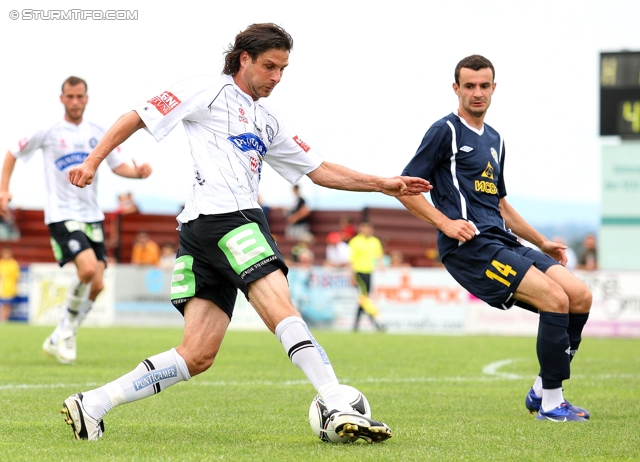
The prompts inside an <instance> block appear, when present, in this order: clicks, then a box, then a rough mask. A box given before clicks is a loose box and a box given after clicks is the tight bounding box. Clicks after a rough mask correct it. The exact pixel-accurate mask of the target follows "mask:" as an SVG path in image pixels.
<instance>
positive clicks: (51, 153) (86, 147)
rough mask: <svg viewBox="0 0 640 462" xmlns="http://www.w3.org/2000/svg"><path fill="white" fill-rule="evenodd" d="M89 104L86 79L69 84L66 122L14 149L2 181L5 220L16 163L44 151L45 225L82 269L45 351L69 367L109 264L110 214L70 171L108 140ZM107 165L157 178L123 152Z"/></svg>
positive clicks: (64, 98)
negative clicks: (88, 116) (87, 116)
mask: <svg viewBox="0 0 640 462" xmlns="http://www.w3.org/2000/svg"><path fill="white" fill-rule="evenodd" d="M88 101H89V96H88V95H87V84H86V82H85V81H84V80H83V79H80V78H78V77H73V76H72V77H69V78H68V79H67V80H65V81H64V83H63V84H62V94H61V95H60V102H61V103H62V104H63V105H64V108H65V115H64V118H63V119H62V120H57V121H56V122H55V123H53V124H52V125H49V126H47V127H46V128H43V129H41V130H38V131H37V132H36V133H35V134H34V135H32V136H30V137H28V138H24V139H22V140H21V141H20V142H18V144H17V145H16V146H15V147H13V148H12V149H10V150H9V151H8V152H7V154H6V156H5V159H4V165H3V168H2V177H1V180H0V214H3V215H4V214H5V213H6V212H7V209H8V204H9V201H10V200H11V198H12V196H11V194H10V193H9V182H10V180H11V175H12V174H13V170H14V167H15V164H16V159H23V160H25V161H27V160H29V159H30V158H31V157H32V156H33V155H34V153H35V152H36V151H38V150H42V154H43V158H44V173H45V186H46V191H47V195H46V199H45V206H44V221H45V223H46V224H47V226H48V227H49V232H50V233H51V246H52V248H53V253H54V255H55V258H56V261H57V262H58V264H59V265H60V266H63V265H65V264H67V263H69V262H70V261H73V262H74V263H75V265H76V268H77V277H76V279H75V281H74V282H73V283H72V284H71V286H70V287H69V291H68V294H67V303H66V310H65V313H64V315H63V317H62V319H61V320H60V323H59V324H58V326H57V327H56V328H55V330H54V331H53V332H52V333H51V335H50V336H49V337H47V338H46V339H45V341H44V343H43V345H42V348H43V350H44V352H45V353H47V354H48V355H49V356H51V357H53V358H55V359H56V360H58V361H59V362H60V363H64V364H73V362H74V361H75V360H76V355H77V353H76V331H77V329H78V327H79V326H80V324H81V323H82V321H83V320H84V319H85V317H86V316H87V314H88V313H89V311H90V310H91V308H92V306H93V302H94V301H95V299H96V297H97V296H98V294H99V293H100V292H101V291H102V289H103V288H104V284H103V280H102V277H103V274H104V270H105V268H106V264H107V251H106V247H105V244H104V229H103V224H102V222H103V220H104V214H103V213H102V210H100V207H99V206H98V200H97V197H96V188H97V186H96V185H95V184H94V185H92V186H90V187H88V188H85V189H78V188H77V187H75V186H73V185H72V184H71V183H70V182H69V170H70V169H71V168H72V167H74V166H76V165H79V164H81V163H82V161H83V160H84V159H85V158H86V157H87V156H88V155H89V152H91V150H92V149H93V148H95V147H96V145H97V144H98V142H99V141H100V139H101V138H102V136H103V134H104V130H103V129H102V128H100V127H99V126H98V125H96V124H94V123H92V122H89V121H87V120H84V118H83V114H84V109H85V106H86V104H87V102H88ZM106 160H107V163H108V164H109V167H110V168H111V170H112V171H113V172H114V173H115V174H117V175H120V176H123V177H126V178H146V177H147V176H149V175H150V174H151V167H150V166H149V165H148V164H141V165H136V164H135V162H133V161H131V160H129V159H127V158H126V157H125V156H124V155H123V154H122V153H121V152H120V149H119V148H118V147H115V148H114V149H113V151H112V152H111V153H110V154H109V155H108V156H107V158H106ZM129 162H130V163H129Z"/></svg>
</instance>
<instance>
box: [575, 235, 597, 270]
mask: <svg viewBox="0 0 640 462" xmlns="http://www.w3.org/2000/svg"><path fill="white" fill-rule="evenodd" d="M577 268H578V269H582V270H588V271H593V270H597V269H598V249H597V242H596V236H595V234H591V233H589V234H587V235H586V236H585V237H584V239H583V241H582V249H581V250H580V253H579V254H578V266H577Z"/></svg>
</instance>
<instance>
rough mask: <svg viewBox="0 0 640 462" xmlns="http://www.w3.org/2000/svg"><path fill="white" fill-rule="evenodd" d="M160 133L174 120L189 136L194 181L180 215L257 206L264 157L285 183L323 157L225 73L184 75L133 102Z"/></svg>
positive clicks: (187, 217)
mask: <svg viewBox="0 0 640 462" xmlns="http://www.w3.org/2000/svg"><path fill="white" fill-rule="evenodd" d="M135 110H136V112H137V113H138V114H139V115H140V117H141V118H142V120H143V121H144V123H145V124H146V129H147V131H148V132H149V133H151V134H152V135H153V137H154V138H155V139H156V140H157V141H160V140H161V139H163V138H164V137H165V136H167V134H168V133H169V132H170V131H171V130H172V129H173V128H174V127H176V125H178V123H179V122H180V121H182V124H183V125H184V128H185V130H186V132H187V136H188V138H189V144H190V147H191V156H192V158H193V162H194V164H195V165H194V169H195V181H194V184H193V188H192V191H191V194H190V197H189V199H188V200H187V202H186V204H185V207H184V210H183V211H182V213H180V215H178V221H179V222H180V223H186V222H188V221H191V220H194V219H195V218H197V217H198V215H200V214H203V215H215V214H220V213H229V212H234V211H237V210H244V209H253V208H260V204H259V203H258V184H259V182H260V174H261V172H262V163H263V162H267V163H268V164H269V165H270V166H271V167H273V169H274V170H275V171H276V172H278V173H279V174H280V175H281V176H282V177H283V178H285V179H286V180H287V181H289V182H290V183H291V184H295V183H296V182H298V180H300V178H301V177H302V176H303V175H306V174H307V173H309V172H312V171H313V170H315V169H316V168H318V167H319V166H320V164H322V161H323V159H322V158H321V157H320V155H318V154H317V153H315V152H314V151H313V150H311V148H309V146H307V145H306V144H305V143H304V142H303V141H302V140H301V139H300V138H299V137H298V136H297V135H296V134H295V133H294V132H293V131H292V130H291V129H290V128H289V127H288V126H287V125H286V123H285V122H284V121H283V120H282V119H281V118H280V117H278V116H277V115H276V114H275V113H274V112H273V111H272V110H271V109H269V108H268V107H267V106H265V105H264V104H263V103H261V102H260V101H253V100H252V99H251V97H249V96H248V95H247V94H246V93H244V92H243V91H242V90H240V88H239V87H238V86H237V85H236V84H235V83H234V81H233V78H232V77H231V76H228V75H224V76H222V77H212V76H199V77H190V78H187V79H185V80H183V81H181V82H178V83H176V84H174V85H173V86H171V87H170V88H169V89H168V90H166V91H164V92H162V93H161V94H159V95H157V96H155V97H153V98H151V99H150V100H149V101H146V102H144V103H142V104H140V105H139V106H137V107H136V108H135Z"/></svg>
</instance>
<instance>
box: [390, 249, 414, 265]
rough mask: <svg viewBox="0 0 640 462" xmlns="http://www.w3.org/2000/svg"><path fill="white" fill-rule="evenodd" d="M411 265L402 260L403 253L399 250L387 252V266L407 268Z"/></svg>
mask: <svg viewBox="0 0 640 462" xmlns="http://www.w3.org/2000/svg"><path fill="white" fill-rule="evenodd" d="M410 266H411V265H410V264H409V263H407V262H406V261H404V254H403V253H402V252H400V251H399V250H392V251H391V252H389V268H408V267H410Z"/></svg>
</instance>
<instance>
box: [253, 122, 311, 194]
mask: <svg viewBox="0 0 640 462" xmlns="http://www.w3.org/2000/svg"><path fill="white" fill-rule="evenodd" d="M265 161H266V162H267V163H268V164H269V165H270V166H271V167H273V169H274V170H275V171H276V172H278V173H279V174H280V175H281V176H282V177H283V178H284V179H285V180H287V181H288V182H289V183H291V184H296V183H297V182H298V181H300V178H302V177H303V176H304V175H306V174H307V173H310V172H312V171H314V170H315V169H317V168H318V167H320V165H321V164H322V162H324V159H323V158H322V156H320V154H318V153H317V152H315V151H314V150H313V149H311V148H310V147H309V146H308V145H307V143H305V142H304V141H302V139H301V138H300V137H299V136H298V135H296V134H295V132H294V131H293V130H292V129H291V127H289V126H288V125H287V124H286V122H282V123H281V124H280V127H279V129H278V132H277V134H276V136H275V137H274V139H273V143H272V144H271V146H270V147H269V151H268V152H267V155H266V157H265Z"/></svg>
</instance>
